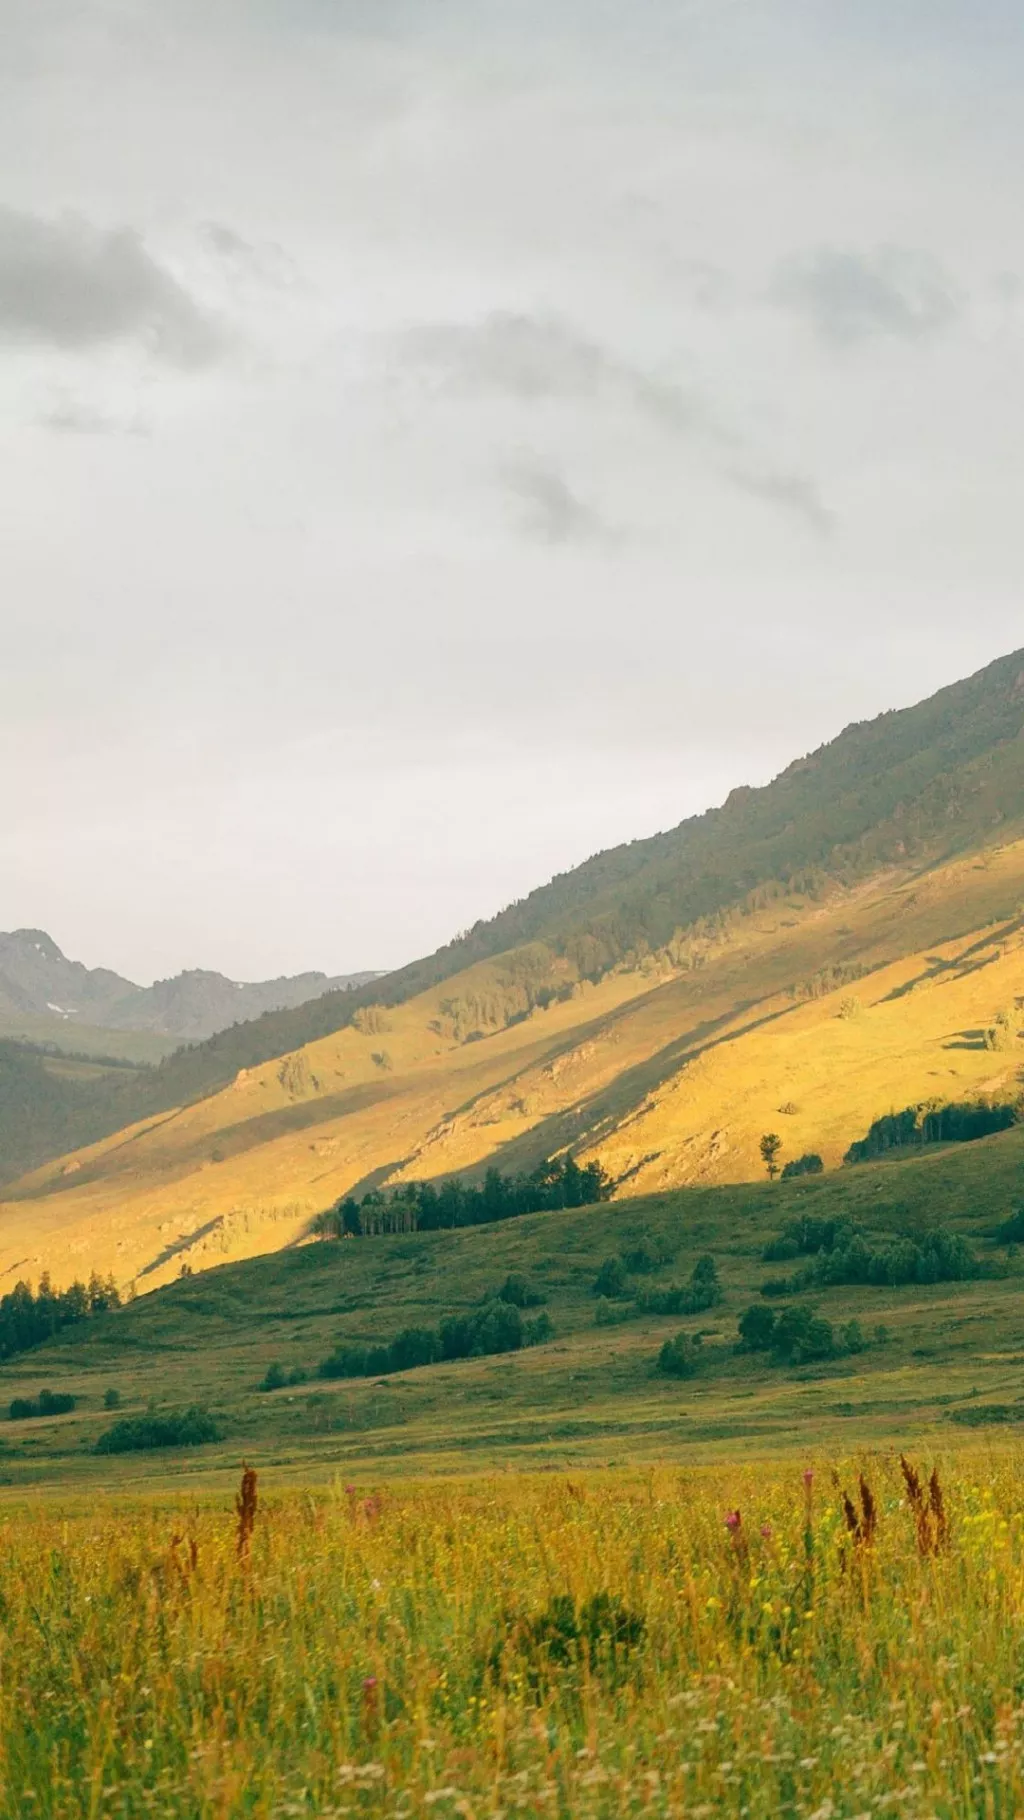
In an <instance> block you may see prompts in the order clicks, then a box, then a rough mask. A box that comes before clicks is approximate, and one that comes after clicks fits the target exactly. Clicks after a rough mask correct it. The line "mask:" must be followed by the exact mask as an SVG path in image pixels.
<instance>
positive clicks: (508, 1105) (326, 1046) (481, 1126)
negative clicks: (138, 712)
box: [0, 843, 1024, 1290]
mask: <svg viewBox="0 0 1024 1820" xmlns="http://www.w3.org/2000/svg"><path fill="white" fill-rule="evenodd" d="M1021 899H1024V843H1015V844H1012V845H1007V846H1003V847H1000V848H994V849H992V850H991V851H989V852H987V853H986V854H984V855H982V856H980V857H979V856H974V857H972V858H970V859H964V860H961V861H958V862H956V863H954V864H949V865H946V866H944V867H942V868H936V869H934V870H932V871H930V872H928V873H925V874H922V875H917V876H913V877H912V876H910V875H909V874H892V873H890V874H887V875H885V876H884V877H881V878H878V879H876V880H874V881H873V882H872V883H871V884H869V885H864V886H860V887H858V888H857V890H856V891H851V892H842V891H839V890H836V891H835V892H834V893H833V894H832V895H831V896H830V897H829V899H828V900H827V901H824V902H808V901H806V900H801V899H796V898H793V899H789V900H781V901H776V902H775V903H773V904H770V905H769V906H768V907H766V908H763V909H761V910H758V911H755V912H752V913H751V914H749V915H747V916H744V917H742V918H737V919H734V920H733V921H732V922H731V923H730V924H729V925H728V926H727V927H725V928H724V929H723V931H722V932H721V934H720V935H719V936H718V937H716V938H714V939H711V938H709V937H706V938H704V939H703V941H702V942H700V943H698V944H694V943H692V942H691V943H689V944H687V945H686V946H685V949H682V948H681V949H676V950H675V951H672V950H670V951H669V952H668V953H666V954H664V955H660V956H650V957H648V959H647V960H646V961H645V962H644V963H643V964H642V966H640V967H639V968H637V969H635V970H633V971H629V972H616V973H613V974H612V975H609V976H607V977H606V978H605V979H603V980H602V981H601V982H600V984H598V985H591V984H589V983H587V982H579V981H574V980H573V979H572V978H571V976H570V975H569V973H568V971H567V970H565V969H563V968H561V966H560V964H559V963H557V962H551V960H550V957H547V960H546V962H544V963H543V964H546V965H547V966H548V968H549V971H550V975H551V979H552V982H553V983H554V984H558V983H561V984H562V985H563V986H564V988H565V990H566V992H567V993H568V994H569V996H566V997H565V998H563V999H561V1000H555V1001H553V1002H552V1003H551V1004H550V1005H549V1006H548V1008H547V1009H546V1010H543V1011H541V1010H534V1011H533V1012H532V1013H531V1014H530V1015H525V1016H524V1015H520V1016H519V1018H518V1021H514V1022H511V1023H508V1024H503V1022H502V1005H503V1004H505V1005H506V1006H507V1004H508V1003H511V1002H512V1001H511V1000H509V999H508V983H509V979H510V978H512V977H515V976H516V975H517V969H518V972H519V973H520V974H521V972H522V968H523V967H524V966H527V967H529V966H532V965H537V966H539V965H541V964H542V962H541V961H538V960H537V958H536V957H531V956H530V955H529V954H527V955H526V956H525V959H524V957H523V956H514V957H499V959H498V960H496V961H487V962H483V963H480V964H479V965H478V966H476V967H474V968H472V969H469V970H467V972H465V973H464V974H462V975H460V976H459V977H458V979H456V980H455V981H451V980H449V981H448V982H446V983H445V985H444V986H442V987H438V988H435V989H433V990H432V991H429V992H426V993H423V994H421V995H420V996H419V997H418V998H415V999H412V1000H410V1001H409V1002H408V1003H406V1004H404V1005H401V1006H398V1007H396V1008H394V1009H390V1010H388V1011H386V1012H370V1013H366V1014H364V1015H362V1016H361V1017H360V1026H361V1027H360V1028H348V1029H345V1030H341V1031H338V1032H336V1033H334V1034H333V1035H331V1036H329V1037H325V1038H323V1039H322V1040H320V1041H318V1042H315V1043H311V1044H309V1045H307V1046H306V1047H305V1048H303V1049H301V1050H298V1051H296V1052H295V1053H294V1054H292V1055H289V1056H285V1057H283V1058H279V1059H277V1060H275V1061H273V1062H268V1063H266V1064H264V1065H262V1066H261V1067H259V1068H254V1069H252V1070H249V1071H247V1072H245V1071H243V1073H242V1074H240V1075H239V1077H238V1079H237V1080H236V1081H235V1082H234V1083H233V1084H232V1085H231V1086H230V1087H228V1088H225V1089H224V1090H223V1091H221V1092H219V1093H216V1094H214V1095H211V1096H210V1097H209V1098H208V1099H205V1100H202V1101H200V1102H199V1103H197V1104H195V1105H192V1106H188V1107H184V1108H181V1109H179V1110H177V1111H173V1112H170V1113H168V1114H166V1115H164V1116H162V1117H160V1118H158V1119H155V1120H152V1121H149V1122H147V1123H145V1124H142V1125H138V1126H135V1127H132V1128H131V1129H129V1130H127V1131H123V1132H120V1133H118V1134H117V1135H116V1136H114V1137H112V1138H109V1139H106V1140H104V1141H103V1142H101V1143H98V1144H95V1145H93V1146H91V1147H90V1148H88V1149H86V1150H83V1151H80V1152H78V1153H77V1154H76V1155H75V1156H73V1157H70V1158H64V1159H62V1160H60V1161H58V1162H57V1163H51V1164H48V1165H47V1166H46V1167H45V1168H43V1169H41V1170H38V1171H36V1172H35V1173H34V1174H33V1175H32V1176H29V1177H26V1178H25V1179H23V1181H22V1182H20V1183H18V1184H16V1185H15V1187H14V1189H13V1190H11V1191H9V1193H8V1199H7V1200H6V1202H5V1203H3V1205H2V1206H0V1282H7V1283H9V1282H10V1281H12V1280H13V1279H14V1278H15V1277H17V1276H22V1275H24V1276H28V1277H31V1278H37V1277H38V1276H39V1274H40V1273H41V1272H42V1271H43V1270H49V1271H50V1272H51V1273H52V1275H53V1276H54V1278H55V1279H56V1280H57V1281H58V1282H65V1281H68V1280H70V1279H71V1278H73V1277H74V1276H76V1275H81V1274H83V1273H87V1272H88V1271H90V1270H91V1269H94V1268H95V1269H98V1270H100V1271H102V1272H107V1271H113V1273H114V1274H115V1275H116V1277H117V1278H118V1279H119V1281H121V1282H122V1283H127V1282H135V1283H136V1284H137V1286H138V1288H139V1289H140V1290H142V1289H147V1288H151V1287H156V1286H157V1285H158V1284H160V1283H162V1282H166V1281H167V1280H168V1279H169V1278H171V1277H173V1276H176V1275H177V1274H178V1272H179V1271H180V1269H181V1267H182V1265H183V1263H187V1264H189V1265H190V1266H191V1267H192V1268H194V1269H201V1268H206V1267H209V1266H210V1265H213V1264H217V1263H221V1262H224V1261H225V1260H227V1259H230V1258H242V1257H249V1256H254V1255H256V1254H258V1253H261V1252H265V1251H268V1250H273V1249H277V1248H278V1247H280V1246H283V1245H288V1244H291V1243H294V1242H296V1241H298V1240H300V1239H301V1238H302V1237H303V1236H304V1234H305V1233H306V1231H307V1229H308V1225H309V1221H310V1219H311V1217H312V1215H313V1214H315V1213H316V1212H317V1211H318V1210H319V1209H321V1208H323V1207H325V1206H328V1205H329V1204H330V1203H331V1202H332V1201H334V1200H335V1199H336V1198H337V1197H338V1196H339V1195H341V1194H345V1193H348V1192H350V1191H352V1190H357V1191H358V1190H360V1189H365V1188H366V1187H368V1186H370V1185H373V1184H376V1183H379V1182H382V1181H388V1180H390V1181H395V1180H400V1179H403V1178H410V1177H414V1176H438V1175H443V1174H447V1173H450V1172H452V1171H454V1170H462V1169H471V1168H476V1167H482V1166H484V1165H485V1164H486V1163H488V1162H490V1161H498V1162H500V1164H501V1166H502V1167H503V1168H509V1169H511V1168H518V1167H523V1166H529V1165H531V1164H532V1163H534V1162H536V1161H537V1160H538V1159H539V1158H540V1157H541V1156H544V1155H548V1154H551V1153H553V1152H555V1151H557V1150H559V1149H560V1148H562V1147H563V1146H565V1145H566V1144H569V1143H571V1144H573V1146H574V1147H575V1148H576V1149H577V1150H578V1151H579V1152H580V1153H585V1154H588V1155H590V1154H594V1155H597V1156H599V1157H600V1158H601V1160H602V1161H603V1162H604V1163H605V1165H606V1167H607V1168H608V1169H609V1170H610V1171H611V1173H613V1174H614V1175H615V1176H616V1177H617V1178H619V1179H620V1180H621V1187H620V1192H621V1193H630V1192H648V1191H650V1190H652V1189H656V1188H663V1187H668V1186H672V1185H676V1184H684V1183H689V1182H702V1183H706V1182H729V1181H739V1180H743V1179H747V1178H749V1177H750V1176H752V1175H754V1174H756V1173H757V1171H758V1168H759V1162H758V1155H757V1144H758V1139H759V1137H760V1135H761V1133H762V1132H763V1131H765V1130H766V1129H768V1128H773V1129H777V1130H778V1131H779V1132H780V1135H781V1136H782V1137H783V1140H784V1143H785V1154H786V1155H787V1156H794V1155H797V1154H799V1153H800V1152H801V1151H803V1150H806V1149H813V1150H816V1151H819V1152H820V1153H821V1155H822V1156H823V1157H824V1159H825V1162H826V1165H827V1166H832V1165H833V1164H835V1163H837V1162H838V1161H839V1159H840V1158H841V1156H842V1153H843V1152H844V1151H845V1149H846V1148H847V1146H848V1145H849V1143H850V1142H851V1140H852V1139H854V1138H856V1137H859V1136H861V1135H862V1134H863V1132H864V1131H865V1129H866V1128H867V1126H868V1124H870V1122H871V1120H872V1119H873V1118H875V1117H876V1116H878V1115H879V1114H880V1113H883V1112H886V1111H888V1110H889V1109H890V1108H891V1107H893V1106H902V1105H905V1104H908V1103H909V1102H911V1101H914V1100H917V1099H924V1098H931V1097H933V1096H941V1097H943V1098H949V1099H956V1098H960V1097H963V1096H964V1095H968V1094H974V1093H978V1092H981V1091H1000V1092H1001V1091H1004V1090H1007V1091H1008V1090H1009V1088H1010V1087H1011V1086H1012V1085H1013V1083H1014V1082H1015V1080H1016V1076H1017V1073H1018V1070H1019V1068H1020V1065H1021V1062H1024V1055H1021V1056H1020V1057H1018V1056H1016V1055H1015V1054H1014V1053H1012V1052H1005V1053H993V1052H992V1051H990V1050H988V1049H986V1047H985V1046H984V1042H983V1039H982V1033H983V1031H984V1029H985V1028H986V1027H987V1026H989V1025H991V1024H992V1022H993V1020H994V1018H995V1016H996V1014H997V1013H998V1012H999V1011H1000V1010H1002V1009H1005V1008H1007V1007H1009V1006H1012V1005H1013V1003H1014V1001H1015V999H1016V998H1017V997H1018V996H1019V995H1021V994H1024V921H1022V919H1021V917H1019V916H1018V914H1017V906H1018V904H1019V902H1020V900H1021ZM829 969H839V970H840V971H839V974H838V975H836V974H832V975H831V976H830V978H829V979H826V978H824V977H823V975H824V974H825V972H826V970H829ZM858 974H859V977H856V979H855V980H854V978H853V976H854V975H858ZM832 978H837V979H838V983H837V984H836V985H835V987H834V989H832V990H824V989H823V988H825V987H827V986H828V985H829V983H830V979H832ZM851 982H852V983H851ZM794 988H796V990H794ZM811 990H813V991H814V992H816V993H818V994H819V996H815V997H808V996H806V994H807V992H808V991H811ZM503 995H504V997H503ZM851 1001H852V1002H851ZM467 1008H468V1009H467ZM841 1011H842V1012H844V1013H845V1014H844V1015H840V1012H841ZM505 1015H508V1012H507V1009H506V1012H505ZM475 1020H476V1021H475ZM481 1021H482V1029H483V1033H484V1034H483V1035H482V1036H481ZM470 1026H473V1027H470ZM783 1109H785V1110H783Z"/></svg>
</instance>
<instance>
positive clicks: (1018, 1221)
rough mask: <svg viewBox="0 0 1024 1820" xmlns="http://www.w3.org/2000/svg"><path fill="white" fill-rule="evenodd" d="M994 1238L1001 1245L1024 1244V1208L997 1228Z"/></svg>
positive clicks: (1012, 1214)
mask: <svg viewBox="0 0 1024 1820" xmlns="http://www.w3.org/2000/svg"><path fill="white" fill-rule="evenodd" d="M994 1237H995V1240H996V1243H997V1244H999V1245H1020V1244H1024V1207H1018V1208H1017V1210H1016V1212H1015V1213H1011V1215H1010V1217H1009V1219H1007V1220H1004V1221H1003V1223H1002V1225H1001V1226H997V1227H996V1230H995V1234H994Z"/></svg>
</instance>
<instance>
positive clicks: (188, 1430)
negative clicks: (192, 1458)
mask: <svg viewBox="0 0 1024 1820" xmlns="http://www.w3.org/2000/svg"><path fill="white" fill-rule="evenodd" d="M219 1440H220V1431H219V1429H218V1428H217V1424H216V1423H215V1422H214V1420H213V1417H212V1416H211V1415H209V1414H208V1413H207V1411H206V1410H205V1409H200V1408H199V1407H198V1405H196V1404H193V1406H192V1408H191V1409H183V1410H179V1411H177V1412H168V1413H167V1414H166V1415H157V1414H155V1413H154V1412H152V1411H151V1412H150V1413H149V1414H147V1415H144V1416H126V1417H124V1418H123V1419H122V1420H121V1421H120V1422H115V1423H114V1426H113V1428H108V1429H107V1431H106V1433H105V1434H101V1435H100V1438H99V1440H98V1441H97V1443H96V1452H97V1453H101V1454H108V1453H143V1452H146V1451H147V1450H149V1449H150V1448H158V1447H202V1446H205V1444H206V1443H207V1442H209V1441H219Z"/></svg>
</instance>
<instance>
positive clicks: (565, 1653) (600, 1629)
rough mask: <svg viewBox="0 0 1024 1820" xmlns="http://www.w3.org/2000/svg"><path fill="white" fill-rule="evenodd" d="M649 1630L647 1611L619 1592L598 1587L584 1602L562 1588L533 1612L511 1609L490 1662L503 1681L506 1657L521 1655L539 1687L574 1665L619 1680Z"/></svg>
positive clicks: (531, 1680) (533, 1683)
mask: <svg viewBox="0 0 1024 1820" xmlns="http://www.w3.org/2000/svg"><path fill="white" fill-rule="evenodd" d="M646 1629H647V1624H646V1620H645V1619H644V1617H643V1616H642V1615H641V1613H640V1612H637V1611H632V1610H630V1608H629V1607H628V1606H627V1605H625V1604H624V1602H623V1600H622V1599H621V1598H620V1597H619V1595H618V1594H617V1593H608V1592H603V1591H602V1592H597V1593H594V1594H593V1595H592V1596H591V1597H590V1598H589V1599H587V1600H585V1601H582V1602H581V1603H580V1604H579V1605H577V1603H576V1600H575V1598H574V1596H573V1594H572V1593H556V1594H554V1596H553V1597H552V1598H551V1599H550V1600H549V1602H548V1604H547V1606H546V1608H545V1609H544V1610H543V1611H542V1612H539V1613H537V1614H536V1615H535V1616H533V1617H516V1616H514V1615H511V1614H506V1616H505V1618H504V1621H503V1625H502V1636H501V1639H500V1641H499V1642H498V1643H497V1644H496V1645H495V1647H494V1648H493V1650H492V1651H491V1654H490V1660H489V1663H488V1666H489V1669H490V1672H491V1674H492V1676H493V1677H494V1678H495V1680H498V1681H501V1680H502V1678H503V1668H504V1665H505V1662H506V1661H507V1660H508V1658H509V1657H513V1658H514V1657H517V1656H518V1657H519V1658H520V1659H521V1660H522V1661H523V1662H524V1664H525V1667H526V1679H527V1681H528V1683H529V1685H530V1686H531V1687H532V1688H533V1689H534V1691H535V1692H539V1691H540V1690H542V1689H543V1688H544V1687H545V1686H546V1685H547V1682H548V1678H549V1676H550V1675H551V1673H552V1671H553V1670H554V1671H560V1672H561V1673H562V1674H564V1672H565V1671H566V1670H567V1669H574V1668H575V1669H583V1670H585V1672H586V1673H587V1674H588V1675H590V1676H593V1677H598V1678H600V1679H601V1680H604V1681H610V1682H611V1683H612V1685H615V1684H616V1683H618V1682H619V1681H620V1680H621V1678H622V1676H623V1675H624V1673H625V1672H626V1670H627V1668H628V1665H629V1658H630V1656H631V1655H632V1654H633V1652H634V1651H635V1650H637V1649H639V1648H640V1646H641V1644H642V1643H643V1640H644V1636H645V1632H646Z"/></svg>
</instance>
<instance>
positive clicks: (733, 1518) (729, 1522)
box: [725, 1510, 740, 1535]
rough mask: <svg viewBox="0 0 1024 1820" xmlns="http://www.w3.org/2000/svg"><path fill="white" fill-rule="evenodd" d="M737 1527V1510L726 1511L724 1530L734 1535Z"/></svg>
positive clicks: (738, 1517) (738, 1524)
mask: <svg viewBox="0 0 1024 1820" xmlns="http://www.w3.org/2000/svg"><path fill="white" fill-rule="evenodd" d="M739 1526H740V1513H739V1511H738V1510H727V1511H726V1513H725V1527H726V1529H728V1530H731V1532H732V1534H733V1535H735V1534H736V1531H737V1530H738V1529H739Z"/></svg>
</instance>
